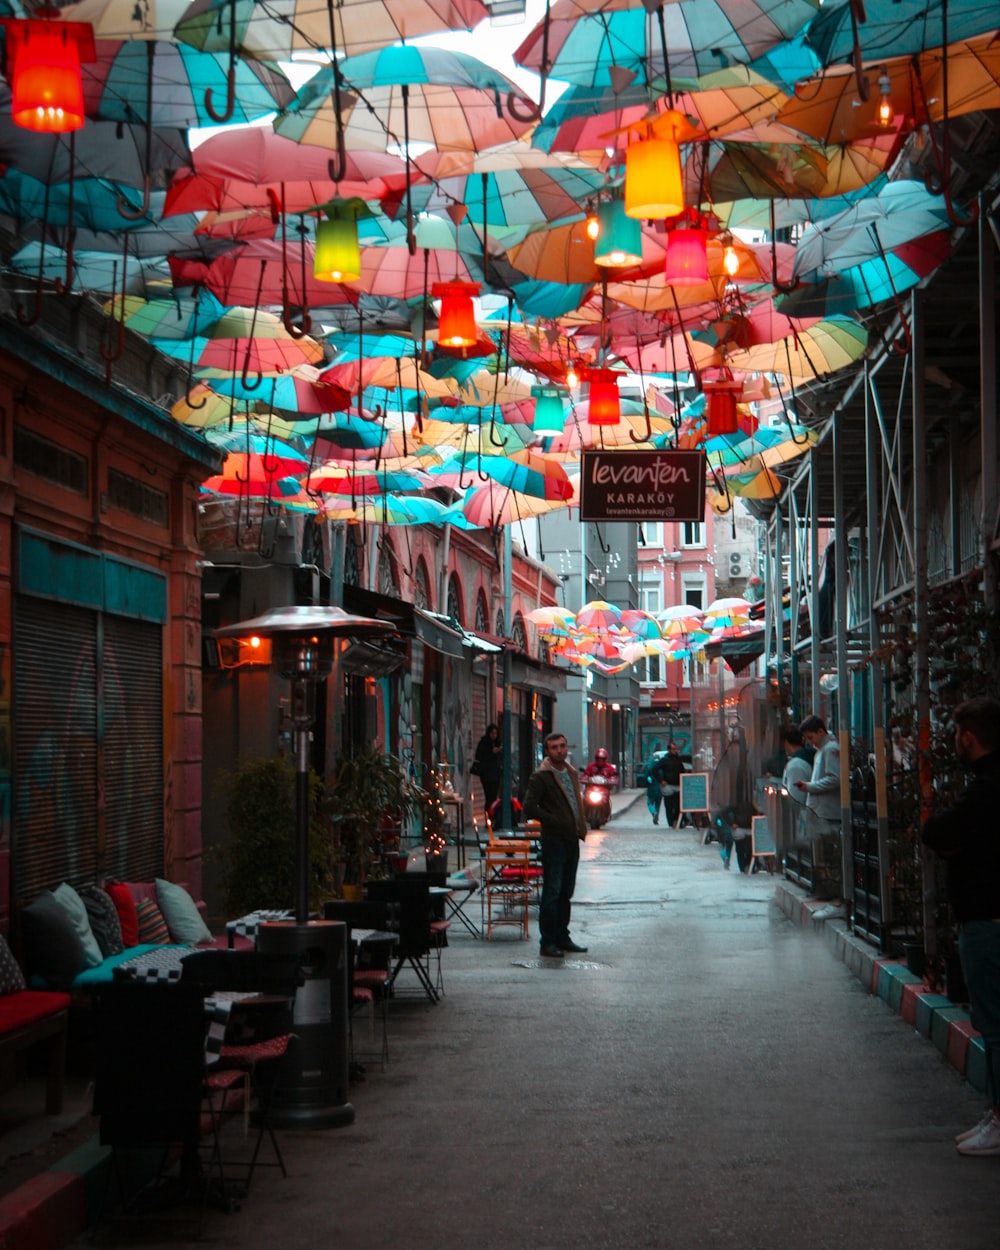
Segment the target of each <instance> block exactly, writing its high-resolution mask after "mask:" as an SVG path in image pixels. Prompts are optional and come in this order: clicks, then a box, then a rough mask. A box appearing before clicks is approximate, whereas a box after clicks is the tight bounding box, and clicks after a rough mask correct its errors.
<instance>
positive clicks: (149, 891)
mask: <svg viewBox="0 0 1000 1250" xmlns="http://www.w3.org/2000/svg"><path fill="white" fill-rule="evenodd" d="M125 884H126V885H127V886H128V892H129V894H131V895H132V899H133V901H134V902H136V903H141V902H142V900H143V899H144V898H148V899H151V900H152V902H154V903H155V902H156V886H155V885H154V884H153V882H152V881H126V882H125Z"/></svg>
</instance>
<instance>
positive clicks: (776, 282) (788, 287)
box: [768, 199, 799, 295]
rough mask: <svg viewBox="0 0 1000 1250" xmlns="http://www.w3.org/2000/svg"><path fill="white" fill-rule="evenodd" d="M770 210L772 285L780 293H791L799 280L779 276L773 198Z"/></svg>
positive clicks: (769, 206) (769, 204) (796, 287)
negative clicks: (784, 278) (787, 280)
mask: <svg viewBox="0 0 1000 1250" xmlns="http://www.w3.org/2000/svg"><path fill="white" fill-rule="evenodd" d="M768 212H769V214H770V218H771V231H770V233H771V286H773V287H774V289H775V290H776V291H777V292H778V293H779V294H780V295H791V293H792V291H795V290H797V289H798V286H799V281H798V279H797V278H792V280H791V282H782V280H781V279H780V278H779V277H778V239H777V234H778V232H777V229H776V228H775V224H774V200H773V199H772V200H770V201H769V203H768Z"/></svg>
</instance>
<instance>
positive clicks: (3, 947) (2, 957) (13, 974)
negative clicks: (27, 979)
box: [0, 934, 25, 995]
mask: <svg viewBox="0 0 1000 1250" xmlns="http://www.w3.org/2000/svg"><path fill="white" fill-rule="evenodd" d="M24 987H25V983H24V973H23V972H22V971H21V965H20V964H19V963H18V962H17V960H16V959H15V958H14V954H13V952H12V951H11V949H10V947H9V946H8V945H7V939H6V938H5V937H4V936H3V935H2V934H0V995H3V994H15V993H16V992H17V991H18V990H23V989H24Z"/></svg>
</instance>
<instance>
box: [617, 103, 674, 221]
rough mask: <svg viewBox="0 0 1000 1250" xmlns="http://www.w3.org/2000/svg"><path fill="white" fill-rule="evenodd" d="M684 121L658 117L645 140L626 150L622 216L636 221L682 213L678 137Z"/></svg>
mask: <svg viewBox="0 0 1000 1250" xmlns="http://www.w3.org/2000/svg"><path fill="white" fill-rule="evenodd" d="M683 121H684V118H683V117H682V116H681V114H680V113H678V112H677V111H676V110H674V109H671V110H670V111H669V112H666V113H663V114H661V115H660V116H659V117H658V118H657V119H656V121H655V123H653V124H651V125H650V127H649V134H648V136H647V138H645V139H639V140H637V141H636V142H635V143H630V144H629V145H628V147H627V148H626V149H625V214H626V216H628V217H637V218H639V219H643V218H650V217H676V216H677V214H678V213H680V212H683V210H684V178H683V174H682V172H681V149H680V144H679V142H678V140H677V135H678V134H679V132H680V128H681V126H682V124H683Z"/></svg>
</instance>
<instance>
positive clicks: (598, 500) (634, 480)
mask: <svg viewBox="0 0 1000 1250" xmlns="http://www.w3.org/2000/svg"><path fill="white" fill-rule="evenodd" d="M580 519H581V520H582V521H703V520H704V519H705V453H704V452H702V451H630V450H627V449H623V448H620V447H615V448H610V449H607V450H605V449H601V448H588V449H587V450H585V451H584V453H583V464H582V467H581V471H580Z"/></svg>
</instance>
